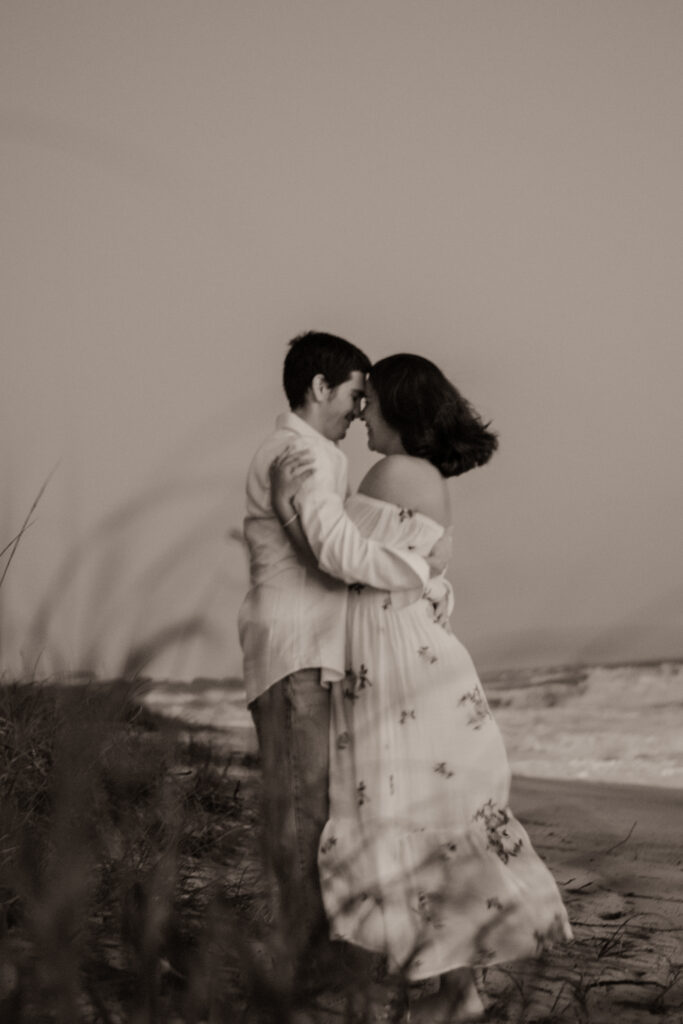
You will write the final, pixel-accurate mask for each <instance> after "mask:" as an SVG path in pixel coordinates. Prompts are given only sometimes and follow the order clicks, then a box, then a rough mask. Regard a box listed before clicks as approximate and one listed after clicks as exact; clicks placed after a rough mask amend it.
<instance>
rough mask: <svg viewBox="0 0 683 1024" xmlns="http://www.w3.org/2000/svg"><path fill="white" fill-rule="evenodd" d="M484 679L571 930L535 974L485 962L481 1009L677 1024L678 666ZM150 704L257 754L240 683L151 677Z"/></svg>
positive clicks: (682, 929)
mask: <svg viewBox="0 0 683 1024" xmlns="http://www.w3.org/2000/svg"><path fill="white" fill-rule="evenodd" d="M485 685H486V689H487V693H488V695H489V698H490V700H491V704H492V706H493V707H494V709H495V715H496V719H497V720H498V722H499V724H500V726H501V729H502V730H503V733H504V735H505V739H506V743H507V745H508V751H509V755H510V760H511V764H512V767H513V787H512V799H511V804H512V807H513V809H514V811H515V814H516V815H517V817H518V818H519V819H520V820H521V821H522V822H523V824H524V825H525V827H526V828H527V830H528V832H529V834H530V836H531V839H532V841H533V843H534V845H535V847H536V849H537V850H538V852H539V854H540V855H541V856H542V857H543V858H544V859H545V860H546V862H547V863H548V865H549V867H550V868H551V870H552V871H553V874H554V875H555V877H556V879H557V880H558V883H559V884H560V887H561V890H562V893H563V896H564V899H565V902H566V904H567V907H568V910H569V915H570V919H571V921H572V926H573V929H574V936H575V938H574V942H573V943H572V944H571V945H570V946H568V947H566V948H565V949H563V950H558V951H557V952H555V953H553V954H551V955H550V956H549V958H548V960H547V962H545V963H543V964H542V965H541V967H540V969H539V965H538V964H537V963H536V962H534V963H520V964H515V965H511V968H510V969H509V970H508V969H507V968H506V969H505V970H501V969H498V968H493V969H490V970H489V971H488V972H487V974H486V977H485V979H484V990H485V993H486V995H487V997H488V1000H489V1003H490V1004H494V1005H495V1003H496V1001H498V1002H500V1001H501V1000H502V1001H503V1002H505V1004H506V1011H505V1012H506V1013H507V1014H508V1017H507V1018H500V1019H508V1020H510V1021H513V1020H516V1021H520V1022H521V1021H524V1022H533V1021H540V1020H544V1019H547V1018H548V1017H549V1018H550V1019H552V1020H558V1021H560V1020H561V1021H590V1022H605V1024H613V1022H620V1024H622V1022H623V1024H644V1022H647V1021H665V1022H667V1024H669V1022H670V1024H683V758H681V752H682V751H681V746H680V742H681V740H680V736H681V726H682V724H683V723H682V721H681V719H682V711H683V705H682V704H681V697H682V694H683V687H682V685H681V666H680V664H675V665H671V664H664V663H662V664H661V665H656V666H652V665H651V666H645V667H643V666H628V667H613V668H611V669H605V668H594V669H585V668H583V669H576V670H572V671H568V670H566V669H562V670H560V669H553V670H529V671H527V672H523V673H520V672H517V673H512V674H510V673H508V674H498V675H497V676H496V677H493V678H489V679H488V680H485ZM617 696H618V697H619V698H620V699H619V700H618V701H616V703H615V700H616V697H617ZM147 700H148V701H149V703H150V705H151V706H152V707H154V709H155V710H158V711H162V710H163V712H164V713H167V714H172V715H174V716H180V717H182V718H184V719H186V720H188V721H191V722H192V723H193V724H194V726H195V728H198V729H199V730H200V731H201V732H202V733H203V735H204V736H205V737H206V738H207V739H210V740H211V741H212V742H213V743H215V744H217V745H218V746H221V747H223V748H224V749H225V748H230V749H232V750H233V751H235V750H239V751H245V752H246V751H252V752H253V751H254V750H255V738H254V735H253V729H252V726H251V722H250V717H249V714H248V712H247V711H246V708H245V706H244V696H243V693H242V691H241V685H240V683H239V681H237V680H232V681H223V682H217V681H215V680H214V681H211V680H196V681H195V682H194V683H191V684H183V683H178V684H172V683H168V684H161V685H158V686H155V687H153V688H152V690H151V691H150V693H149V694H148V696H147ZM608 705H611V706H612V708H613V711H614V714H613V715H610V714H609V713H608V710H607V707H608ZM663 705H666V707H665V706H663ZM523 723H524V727H523ZM615 723H616V724H615ZM658 723H661V724H658ZM620 736H621V743H620V744H619V743H618V742H617V741H618V739H619V737H620ZM652 737H658V742H657V744H655V743H654V741H653V739H652ZM655 746H658V748H659V749H658V750H656V749H655ZM551 768H552V770H554V772H555V777H552V775H551V774H550V769H551ZM520 769H521V770H520ZM529 769H531V773H530V771H529ZM233 770H234V771H236V772H237V773H239V772H240V771H243V770H244V769H243V768H242V766H241V765H240V764H239V763H236V764H235V765H234V768H233ZM587 775H588V776H589V777H586V776H587ZM560 776H564V777H560ZM618 779H621V781H617V780H618ZM637 779H641V780H642V783H645V784H642V783H639V782H638V781H636V780H637ZM653 783H656V784H653Z"/></svg>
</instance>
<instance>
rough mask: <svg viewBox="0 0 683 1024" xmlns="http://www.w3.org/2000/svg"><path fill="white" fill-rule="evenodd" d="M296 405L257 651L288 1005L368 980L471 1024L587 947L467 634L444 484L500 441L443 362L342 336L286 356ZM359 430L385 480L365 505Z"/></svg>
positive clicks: (270, 518) (267, 526)
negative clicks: (496, 995)
mask: <svg viewBox="0 0 683 1024" xmlns="http://www.w3.org/2000/svg"><path fill="white" fill-rule="evenodd" d="M283 383H284V390H285V393H286V396H287V400H288V402H289V406H290V410H291V411H290V412H289V413H286V414H285V415H283V416H281V417H280V418H279V419H278V421H277V425H276V430H275V431H274V432H273V433H272V434H271V435H270V436H269V437H268V438H267V439H266V440H265V441H264V443H263V444H262V445H261V447H260V448H259V450H258V451H257V453H256V455H255V456H254V458H253V460H252V463H251V465H250V468H249V472H248V477H247V517H246V519H245V524H244V533H245V538H246V541H247V545H248V549H249V556H250V589H249V592H248V594H247V597H246V598H245V601H244V603H243V605H242V608H241V610H240V618H239V630H240V641H241V644H242V649H243V654H244V677H245V684H246V689H247V700H248V703H249V707H250V710H251V712H252V715H253V718H254V722H255V725H256V730H257V734H258V741H259V749H260V755H261V764H262V770H263V782H264V794H265V800H264V819H265V820H264V830H265V833H266V835H267V837H268V842H267V849H268V857H269V862H270V868H271V870H272V873H273V875H274V880H275V883H276V888H277V893H278V911H277V913H278V916H279V924H280V927H281V928H282V930H283V934H284V935H285V936H286V945H287V952H288V955H289V963H290V973H289V983H290V985H291V986H293V987H294V988H296V989H297V990H298V991H300V992H301V991H303V992H305V991H306V988H307V986H309V987H310V988H311V990H313V989H314V988H315V984H316V983H317V984H318V985H320V984H321V981H322V984H323V987H324V986H325V978H324V974H325V972H326V971H328V972H329V973H330V975H331V974H333V973H335V966H336V965H337V964H338V965H339V966H340V967H341V966H343V967H344V968H345V970H346V973H347V979H348V972H349V971H350V972H351V974H353V972H354V970H356V969H357V970H358V971H359V974H360V973H362V972H363V971H364V970H365V969H366V963H367V962H372V963H374V964H375V965H377V964H379V965H381V969H382V971H383V972H384V973H383V974H381V976H382V977H383V978H384V979H385V980H386V984H387V991H389V988H390V986H391V983H392V979H401V980H402V981H403V982H405V983H406V984H407V985H408V987H409V988H410V989H411V990H412V991H413V997H412V998H411V1001H410V1010H409V1011H407V1012H409V1014H410V1020H411V1021H416V1022H418V1021H419V1022H422V1021H424V1022H428V1021H429V1022H435V1024H436V1022H438V1024H442V1022H443V1024H446V1022H448V1024H450V1022H452V1021H456V1020H469V1019H472V1018H475V1017H477V1016H481V1013H482V1011H483V1008H482V1004H481V1001H480V999H479V996H478V993H477V991H476V987H475V984H474V980H473V974H472V968H476V967H483V966H487V965H489V964H493V963H499V962H504V961H509V960H513V959H516V958H519V957H526V956H530V955H536V954H538V953H539V952H540V951H541V950H542V949H543V948H544V947H545V946H546V945H547V944H548V943H550V942H552V941H555V940H562V939H568V938H570V937H571V931H570V927H569V924H568V920H567V915H566V911H565V909H564V906H563V904H562V901H561V898H560V895H559V892H558V890H557V887H556V885H555V882H554V880H553V878H552V876H551V875H550V873H549V871H548V869H547V868H546V867H545V865H544V864H543V862H542V861H541V860H540V859H539V857H538V856H537V854H536V853H535V852H534V850H533V848H532V846H531V843H530V841H529V838H528V836H527V834H526V832H525V830H524V828H523V827H522V826H521V825H520V823H519V822H518V821H517V820H516V819H515V817H514V816H513V814H512V812H511V811H510V808H509V806H508V798H509V789H510V772H509V766H508V761H507V757H506V753H505V748H504V745H503V741H502V738H501V735H500V732H499V730H498V728H497V726H496V724H495V721H494V720H493V718H492V716H491V712H490V710H489V707H488V704H487V701H486V697H485V695H484V692H483V690H482V688H481V684H480V682H479V679H478V676H477V673H476V670H475V668H474V665H473V663H472V661H471V659H470V657H469V655H468V653H467V651H466V650H465V648H464V647H463V646H462V644H461V643H460V641H459V640H458V639H457V638H456V637H455V635H454V634H453V633H452V632H451V629H450V624H449V612H450V610H451V600H450V598H451V594H450V586H449V584H447V583H446V582H445V580H444V578H443V572H442V570H443V569H444V568H445V564H446V561H447V558H448V552H449V539H448V531H449V528H450V520H451V512H450V502H449V490H448V486H447V483H446V481H447V479H448V478H449V477H451V476H457V475H459V474H462V473H464V472H467V471H468V470H470V469H473V468H474V467H476V466H481V465H483V464H484V463H486V462H487V461H488V460H489V458H490V457H491V455H492V454H493V452H494V451H495V449H496V447H497V439H496V435H495V434H494V433H493V432H492V431H490V430H489V429H488V426H487V425H486V424H484V423H483V422H482V421H481V419H480V417H479V416H478V415H477V413H476V412H475V411H474V410H473V408H472V407H471V406H470V405H469V403H468V402H467V401H466V400H465V399H464V398H463V397H462V396H461V395H460V393H459V392H458V391H457V389H456V388H455V387H454V386H453V385H452V384H451V383H450V382H449V381H448V380H447V379H446V377H444V375H443V374H442V373H441V371H440V370H439V369H438V368H437V367H436V366H435V365H434V364H433V363H431V362H430V361H429V360H427V359H424V358H422V357H420V356H416V355H395V356H390V357H388V358H386V359H382V360H380V361H379V362H378V363H376V364H374V365H371V364H370V361H369V360H368V358H367V357H366V356H365V354H364V353H363V352H361V351H360V350H359V349H358V348H356V346H354V345H352V344H350V343H349V342H347V341H345V340H344V339H342V338H338V337H335V336H334V335H330V334H322V333H316V332H309V333H308V334H304V335H301V336H299V337H297V338H295V339H294V340H293V341H292V342H291V343H290V346H289V351H288V353H287V356H286V358H285V364H284V378H283ZM355 418H361V419H362V420H363V421H364V422H365V425H366V428H367V433H368V446H369V447H370V449H371V450H373V451H376V452H377V453H378V454H379V455H380V456H381V458H380V459H379V460H378V461H377V462H376V463H375V464H374V465H373V466H372V467H371V469H370V470H369V472H368V473H367V474H366V476H365V478H364V479H363V481H362V482H361V484H360V487H359V490H358V493H356V494H350V493H349V488H348V477H347V461H346V457H345V455H344V454H343V453H342V452H341V450H340V449H339V447H338V444H337V442H339V441H340V440H341V439H342V438H343V437H344V436H345V434H346V432H347V430H348V427H349V425H350V424H351V422H352V421H353V420H354V419H355ZM330 940H331V941H330ZM372 970H373V972H374V975H375V977H376V978H377V977H379V976H380V971H379V969H378V968H377V966H375V967H373V968H372ZM321 972H322V974H323V977H322V979H321ZM329 980H330V983H331V978H330V979H329ZM425 983H426V984H425ZM352 987H353V986H352ZM380 991H381V986H380ZM402 991H405V987H404V988H403V989H402ZM381 1001H382V1000H381V997H380V998H379V1001H378V1008H377V1015H376V1016H371V1017H367V1019H368V1021H370V1020H375V1019H377V1020H379V1019H381V1012H380V1009H379V1003H381ZM368 1012H370V1011H368ZM301 1019H302V1020H304V1019H305V1020H309V1019H310V1020H315V1019H316V1018H315V1016H310V1017H308V1016H305V1015H303V1016H302V1017H301Z"/></svg>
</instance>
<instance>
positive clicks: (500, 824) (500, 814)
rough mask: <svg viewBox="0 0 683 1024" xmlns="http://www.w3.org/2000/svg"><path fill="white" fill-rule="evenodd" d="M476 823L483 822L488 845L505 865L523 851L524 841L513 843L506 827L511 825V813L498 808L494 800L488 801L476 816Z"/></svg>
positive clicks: (519, 840)
mask: <svg viewBox="0 0 683 1024" xmlns="http://www.w3.org/2000/svg"><path fill="white" fill-rule="evenodd" d="M474 820H475V821H482V822H483V823H484V826H485V828H486V838H487V841H488V843H487V845H488V847H489V849H490V850H493V852H494V853H496V854H497V855H498V856H499V857H500V859H501V860H502V862H503V864H507V862H508V861H509V860H510V858H511V857H516V856H517V854H518V853H519V851H520V850H521V849H522V840H521V839H518V840H517V841H516V842H512V841H511V839H510V833H509V832H508V830H507V828H506V827H505V826H506V825H509V824H510V811H509V809H508V808H507V807H497V806H496V804H494V802H493V800H487V801H486V803H485V804H484V806H483V807H480V808H479V810H478V811H477V812H476V814H475V815H474Z"/></svg>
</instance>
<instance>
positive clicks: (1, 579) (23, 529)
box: [0, 463, 59, 587]
mask: <svg viewBox="0 0 683 1024" xmlns="http://www.w3.org/2000/svg"><path fill="white" fill-rule="evenodd" d="M58 465H59V463H57V466H58ZM57 466H55V467H54V468H53V469H52V470H50V472H49V473H48V475H47V477H46V478H45V480H44V481H43V483H42V486H41V487H40V489H39V491H38V493H37V494H36V496H35V498H34V499H33V504H32V505H31V507H30V509H29V510H28V513H27V514H26V518H25V519H24V522H23V523H22V525H21V529H20V530H19V533H18V534H17V535H16V537H15V538H14V540H12V541H10V542H9V544H8V545H7V546H6V547H4V548H3V550H2V552H0V555H4V554H5V552H6V551H7V550H8V548H11V551H10V555H9V558H8V559H7V563H6V565H5V568H4V569H3V571H2V576H0V587H2V585H3V583H4V582H5V577H6V575H7V572H8V569H9V567H10V565H11V564H12V559H13V558H14V556H15V554H16V553H17V548H18V547H19V543H20V542H21V538H22V537H23V536H24V534H25V533H26V531H27V530H28V528H29V526H30V525H31V516H32V515H33V513H34V512H35V510H36V508H37V507H38V503H39V501H40V499H41V498H42V496H43V494H44V493H45V489H46V487H47V485H48V484H49V483H50V480H51V479H52V477H53V476H54V474H55V472H56V470H57Z"/></svg>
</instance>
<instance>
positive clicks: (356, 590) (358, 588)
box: [349, 583, 365, 594]
mask: <svg viewBox="0 0 683 1024" xmlns="http://www.w3.org/2000/svg"><path fill="white" fill-rule="evenodd" d="M349 590H350V591H351V592H352V593H353V594H362V592H363V591H364V590H365V584H364V583H349Z"/></svg>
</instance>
